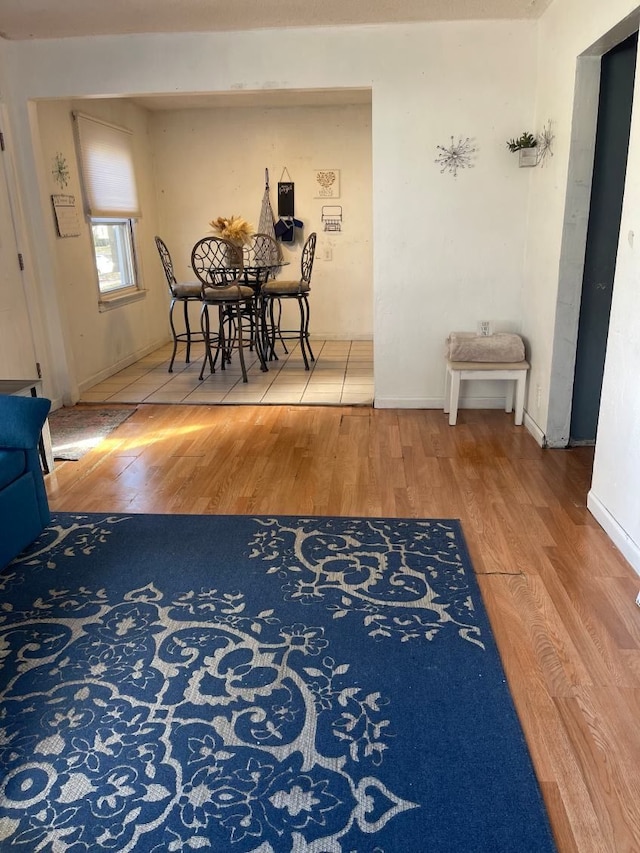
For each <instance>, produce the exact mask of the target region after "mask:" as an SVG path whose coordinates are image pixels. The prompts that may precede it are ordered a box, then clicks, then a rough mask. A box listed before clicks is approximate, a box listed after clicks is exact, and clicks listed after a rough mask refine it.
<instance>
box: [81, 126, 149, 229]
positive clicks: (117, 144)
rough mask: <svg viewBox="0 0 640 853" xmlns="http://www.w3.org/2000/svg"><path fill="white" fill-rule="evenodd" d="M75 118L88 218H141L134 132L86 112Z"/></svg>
mask: <svg viewBox="0 0 640 853" xmlns="http://www.w3.org/2000/svg"><path fill="white" fill-rule="evenodd" d="M73 117H74V119H75V122H76V137H77V141H78V147H79V152H80V169H81V172H82V184H83V188H84V197H85V206H86V211H87V213H88V215H89V216H92V217H112V218H123V219H138V218H139V217H140V215H141V213H140V206H139V204H138V191H137V188H136V176H135V171H134V168H133V144H132V141H133V140H132V134H131V131H130V130H126V128H123V127H117V126H116V125H113V124H108V123H107V122H103V121H100V120H99V119H96V118H93V117H91V116H87V115H84V114H83V113H74V114H73Z"/></svg>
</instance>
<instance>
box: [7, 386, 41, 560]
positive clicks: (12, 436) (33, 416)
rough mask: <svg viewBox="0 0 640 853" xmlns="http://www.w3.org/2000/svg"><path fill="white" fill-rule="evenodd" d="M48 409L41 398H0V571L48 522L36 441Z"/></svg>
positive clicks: (9, 396)
mask: <svg viewBox="0 0 640 853" xmlns="http://www.w3.org/2000/svg"><path fill="white" fill-rule="evenodd" d="M50 407H51V401H50V400H47V399H46V398H44V397H20V396H11V395H8V394H0V567H2V566H6V565H7V563H9V562H11V560H13V558H14V557H17V555H18V554H19V553H20V552H21V551H22V550H23V549H24V548H26V547H27V545H29V544H30V543H31V542H33V540H34V539H35V538H36V537H37V536H38V535H39V534H40V533H41V532H42V530H43V529H44V528H45V527H46V525H47V524H48V523H49V520H50V517H51V516H50V513H49V502H48V501H47V493H46V490H45V487H44V478H43V476H42V469H41V467H40V455H39V453H38V441H39V439H40V433H41V431H42V426H43V424H44V422H45V420H46V418H47V414H48V412H49V409H50Z"/></svg>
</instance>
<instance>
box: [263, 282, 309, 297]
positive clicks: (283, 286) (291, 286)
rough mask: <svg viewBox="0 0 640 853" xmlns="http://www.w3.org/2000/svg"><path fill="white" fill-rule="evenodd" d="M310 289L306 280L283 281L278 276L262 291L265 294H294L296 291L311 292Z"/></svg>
mask: <svg viewBox="0 0 640 853" xmlns="http://www.w3.org/2000/svg"><path fill="white" fill-rule="evenodd" d="M310 289H311V288H310V287H309V283H308V282H306V281H283V280H281V279H279V278H276V279H274V280H273V281H268V282H267V283H266V284H265V285H264V286H263V288H262V293H263V294H264V295H265V296H293V295H294V294H296V293H309V290H310Z"/></svg>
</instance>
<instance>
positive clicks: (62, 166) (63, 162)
mask: <svg viewBox="0 0 640 853" xmlns="http://www.w3.org/2000/svg"><path fill="white" fill-rule="evenodd" d="M51 174H52V175H53V179H54V181H55V182H56V183H57V184H60V187H61V188H62V189H64V188H65V187H66V186H67V184H68V183H69V177H70V175H69V166H68V164H67V158H66V157H65V156H64V154H62V153H61V152H60V151H58V152H57V154H56V156H55V157H54V158H53V167H52V169H51Z"/></svg>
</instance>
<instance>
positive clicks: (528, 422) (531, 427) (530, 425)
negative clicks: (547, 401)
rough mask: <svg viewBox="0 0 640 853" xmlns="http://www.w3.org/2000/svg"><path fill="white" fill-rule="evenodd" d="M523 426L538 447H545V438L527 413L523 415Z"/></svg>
mask: <svg viewBox="0 0 640 853" xmlns="http://www.w3.org/2000/svg"><path fill="white" fill-rule="evenodd" d="M523 422H524V426H525V429H526V430H527V432H528V433H529V434H530V435H532V436H533V438H534V440H535V442H536V444H538V445H539V446H540V447H542V448H545V447H546V446H547V437H546V435H545V434H544V432H543V431H542V430H541V429H540V427H539V426H538V424H537V423H536V422H535V421H534V420H533V418H532V417H531V415H530V414H529V412H525V413H524V420H523Z"/></svg>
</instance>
